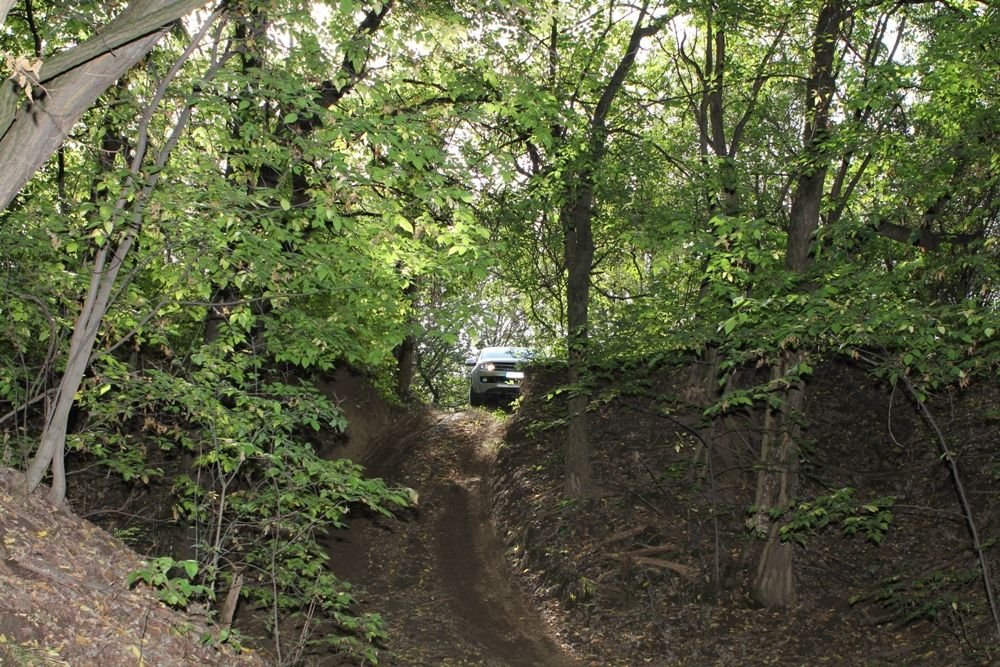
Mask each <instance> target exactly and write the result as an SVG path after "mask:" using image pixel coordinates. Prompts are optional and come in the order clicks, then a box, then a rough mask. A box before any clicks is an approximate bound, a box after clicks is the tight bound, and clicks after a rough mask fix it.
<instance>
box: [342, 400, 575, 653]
mask: <svg viewBox="0 0 1000 667" xmlns="http://www.w3.org/2000/svg"><path fill="white" fill-rule="evenodd" d="M499 438H500V423H499V422H498V421H497V420H496V419H495V418H494V417H492V416H490V415H488V414H485V413H482V412H479V411H469V412H460V413H454V414H440V415H435V416H431V417H429V419H428V421H427V422H426V423H425V424H423V425H422V426H421V427H419V428H417V429H415V430H414V431H413V432H411V433H408V434H406V435H403V436H397V437H394V438H390V439H387V440H386V441H384V442H382V443H381V444H380V445H379V446H378V447H376V448H374V449H373V450H372V451H370V452H369V453H368V454H367V456H365V458H364V462H365V465H366V468H367V470H368V474H369V475H371V476H377V477H383V478H385V479H387V480H388V481H390V482H392V483H394V484H400V485H406V486H410V487H412V488H414V489H416V490H417V491H418V493H419V494H420V510H419V512H417V513H416V514H415V515H414V516H412V517H411V518H410V519H409V520H406V521H398V520H391V519H383V518H373V517H363V518H356V519H354V520H353V522H352V523H351V526H350V527H351V529H350V530H348V531H342V532H341V533H340V534H338V535H335V536H333V537H331V538H330V539H329V540H328V543H327V546H328V548H329V550H330V555H331V561H332V564H333V568H334V570H335V571H336V572H337V574H338V576H340V577H341V578H344V579H347V580H348V581H351V582H353V583H354V584H355V586H356V587H357V589H358V591H357V597H358V598H359V599H360V600H361V602H362V604H363V605H364V607H365V608H366V610H370V611H377V612H378V613H380V614H382V616H383V617H384V618H385V620H386V623H387V626H388V630H389V633H390V637H391V639H390V644H389V645H388V646H386V647H385V651H384V655H383V656H382V657H381V660H380V664H388V665H407V666H418V665H492V666H496V667H500V666H504V665H509V666H511V667H517V666H522V665H523V666H528V665H531V666H536V665H546V666H549V665H551V666H553V667H559V666H561V665H566V666H569V665H576V664H579V663H578V662H577V661H576V660H575V659H574V658H573V656H571V655H570V654H569V652H568V651H567V650H566V649H565V648H563V647H560V646H558V645H557V644H556V643H555V641H554V640H553V639H552V636H553V633H552V631H551V628H550V626H549V623H548V622H547V620H546V619H545V618H544V617H543V616H542V614H541V613H540V612H539V611H538V610H537V609H536V608H535V607H534V606H533V605H532V604H531V603H530V602H529V601H528V600H527V599H526V597H525V595H524V594H523V593H522V592H521V591H520V590H518V589H517V588H516V587H515V586H514V585H513V584H512V582H511V575H510V570H509V568H508V566H507V565H506V563H505V562H504V559H503V554H502V545H501V544H500V543H499V541H498V540H497V539H496V537H495V534H494V532H493V529H492V528H491V526H490V523H489V512H488V502H487V498H486V494H487V491H486V475H487V473H488V471H489V466H490V462H491V460H492V455H493V451H494V449H495V447H496V445H497V443H498V442H499ZM340 660H341V659H340V658H333V657H331V658H329V660H328V661H327V662H326V663H324V664H327V665H338V664H344V663H342V662H340Z"/></svg>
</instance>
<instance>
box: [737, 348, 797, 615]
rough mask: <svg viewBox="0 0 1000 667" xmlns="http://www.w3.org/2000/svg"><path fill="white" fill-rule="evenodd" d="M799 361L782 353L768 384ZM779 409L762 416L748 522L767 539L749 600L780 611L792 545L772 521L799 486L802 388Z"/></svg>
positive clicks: (786, 394)
mask: <svg viewBox="0 0 1000 667" xmlns="http://www.w3.org/2000/svg"><path fill="white" fill-rule="evenodd" d="M800 361H801V355H800V354H799V353H797V352H786V353H783V354H782V355H781V358H780V360H779V361H778V363H776V364H775V365H774V366H772V367H771V382H772V383H774V384H780V383H782V382H784V381H785V380H784V378H785V375H786V373H787V372H788V371H789V370H791V369H794V368H795V366H797V365H798V363H799V362H800ZM782 394H783V396H782V403H781V404H780V405H778V406H777V407H775V406H768V407H767V409H766V412H765V414H764V429H763V430H764V433H763V437H762V439H761V452H760V463H759V466H758V473H757V492H756V494H755V496H754V508H755V513H754V515H753V517H752V518H751V519H750V528H751V530H752V532H753V533H755V534H756V535H758V536H760V537H763V538H765V539H766V542H765V543H764V550H763V552H762V553H761V555H760V559H759V560H758V561H757V574H756V576H755V577H754V582H753V597H754V599H755V600H756V601H757V603H758V604H760V605H762V606H764V607H778V606H782V605H785V604H788V603H791V602H792V601H794V599H795V582H794V580H793V578H792V575H793V572H792V545H791V544H788V543H787V542H782V541H781V535H780V533H779V527H780V525H779V523H778V522H777V521H775V520H773V519H772V518H771V514H770V512H771V511H772V510H784V509H786V508H787V507H788V506H789V504H790V503H791V501H792V498H793V497H794V495H795V490H796V486H797V484H798V469H799V458H798V446H797V444H796V443H797V442H798V437H799V430H800V428H799V420H798V418H799V415H800V413H801V408H802V397H803V395H804V391H803V386H802V383H801V382H794V383H793V384H792V385H791V386H790V387H788V388H787V389H785V390H784V391H783V392H782Z"/></svg>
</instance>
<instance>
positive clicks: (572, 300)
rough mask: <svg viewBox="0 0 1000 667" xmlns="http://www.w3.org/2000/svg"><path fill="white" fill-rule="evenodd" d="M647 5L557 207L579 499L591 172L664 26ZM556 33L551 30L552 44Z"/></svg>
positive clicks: (571, 486)
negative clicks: (630, 80)
mask: <svg viewBox="0 0 1000 667" xmlns="http://www.w3.org/2000/svg"><path fill="white" fill-rule="evenodd" d="M646 9H647V4H646V3H644V4H643V6H642V9H641V10H640V12H639V17H638V18H637V19H636V22H635V25H634V26H633V27H632V34H631V36H630V37H629V42H628V46H627V47H626V49H625V53H624V54H623V55H622V57H621V60H619V62H618V65H617V66H616V67H615V71H614V72H613V73H612V74H611V78H610V79H608V83H607V85H605V86H604V90H603V91H602V93H601V97H600V99H599V100H598V102H597V105H596V106H595V107H594V115H593V117H592V118H591V121H590V128H589V136H588V137H587V148H588V150H587V151H586V154H585V155H582V156H580V160H579V162H577V164H578V165H579V166H578V168H577V169H575V170H569V171H568V173H567V175H566V181H565V183H566V188H565V191H566V196H567V198H566V201H565V202H564V204H563V206H562V209H561V211H560V219H561V221H562V229H563V259H564V262H565V265H566V272H567V278H566V280H567V282H566V324H567V329H568V331H567V336H566V342H567V347H568V362H569V382H570V384H572V385H573V389H572V392H573V393H572V395H571V397H570V399H569V408H568V412H569V414H568V417H569V426H568V428H567V431H566V447H565V454H566V470H565V488H566V494H567V495H568V496H569V497H571V498H582V497H584V496H586V495H587V494H588V493H590V491H591V487H592V470H591V464H590V450H591V445H590V435H589V433H588V428H587V405H588V403H589V402H590V397H589V394H588V391H587V387H586V386H585V385H586V382H587V381H588V375H589V373H588V370H587V367H588V364H589V359H590V355H589V353H588V349H587V348H588V342H587V339H588V326H589V323H588V311H589V308H590V274H591V271H592V269H593V266H594V235H593V229H592V224H591V223H592V221H593V217H594V173H595V171H596V170H597V167H598V165H600V163H601V160H602V159H603V157H604V153H605V151H606V147H607V138H608V129H607V121H608V113H609V112H610V111H611V105H612V104H613V103H614V101H615V98H616V97H617V96H618V93H619V92H621V89H622V86H623V85H624V84H625V78H626V77H627V76H628V73H629V71H630V70H631V69H632V66H633V65H634V64H635V57H636V54H638V53H639V47H640V46H641V44H642V40H643V38H644V37H648V36H650V35H653V34H655V33H656V32H657V31H659V30H660V29H661V28H662V27H663V24H664V20H662V19H661V20H657V21H655V22H653V23H651V24H649V25H646V24H645V23H644V22H645V20H646ZM555 38H556V35H555V33H554V28H553V44H555Z"/></svg>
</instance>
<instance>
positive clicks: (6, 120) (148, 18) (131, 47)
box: [0, 0, 207, 210]
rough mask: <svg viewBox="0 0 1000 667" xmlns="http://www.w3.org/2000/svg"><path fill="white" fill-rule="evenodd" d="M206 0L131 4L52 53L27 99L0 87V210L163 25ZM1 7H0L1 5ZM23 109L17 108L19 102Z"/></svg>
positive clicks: (7, 84) (11, 86)
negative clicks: (0, 163) (0, 160)
mask: <svg viewBox="0 0 1000 667" xmlns="http://www.w3.org/2000/svg"><path fill="white" fill-rule="evenodd" d="M205 4H207V0H170V1H168V0H134V1H133V2H131V3H130V4H129V6H128V7H127V8H126V9H125V10H124V11H123V12H122V13H121V14H119V15H118V16H117V17H115V19H114V20H112V21H111V23H109V24H108V25H107V26H106V27H105V28H104V29H103V30H102V31H101V32H100V34H98V35H96V36H95V37H92V38H91V39H89V40H87V41H85V42H84V43H82V44H80V45H79V46H75V47H73V48H71V49H68V50H66V51H63V52H61V53H58V54H56V55H55V56H53V57H52V58H50V59H49V60H48V61H46V62H45V63H44V64H43V65H42V68H41V73H40V75H39V77H38V81H37V82H36V83H34V87H35V88H37V89H38V91H39V92H40V93H43V94H42V96H41V97H40V98H38V99H35V100H28V99H27V98H26V97H25V96H24V95H23V91H22V90H21V88H20V86H18V85H17V84H16V83H15V82H14V80H13V79H7V80H6V81H4V82H3V84H0V155H3V156H4V159H5V168H4V169H3V170H0V210H3V209H4V208H6V207H7V205H8V204H9V203H10V202H11V200H12V199H13V198H14V197H15V196H16V195H17V193H18V192H19V191H20V190H21V188H22V187H24V185H25V184H26V183H27V182H28V180H30V179H31V176H32V175H33V174H34V173H35V171H37V170H38V168H39V167H41V166H42V165H43V164H44V163H45V161H46V160H47V159H48V158H49V156H50V155H51V154H52V153H53V152H55V151H56V150H57V149H58V148H59V146H61V145H62V142H63V141H64V140H65V138H66V136H67V135H68V134H69V132H70V130H71V129H72V128H73V125H75V124H76V122H77V121H78V120H79V119H80V117H81V116H83V114H84V113H85V112H86V111H87V109H89V108H90V107H91V106H92V105H93V104H94V102H95V101H96V100H97V98H98V96H100V94H101V93H102V92H104V91H105V90H106V89H107V88H108V87H109V86H111V85H112V84H113V83H114V82H115V81H117V80H118V79H119V78H120V77H121V76H122V75H124V74H125V72H127V71H128V70H129V69H130V68H131V67H132V66H133V65H134V64H135V63H136V62H138V61H139V59H140V58H142V57H143V56H144V55H146V54H147V53H149V51H151V50H152V48H153V46H155V44H156V42H157V41H159V39H160V37H161V36H162V35H163V33H164V31H165V28H166V26H168V25H169V24H170V23H172V22H174V21H176V20H177V19H179V18H181V17H183V16H185V15H187V14H188V13H190V12H191V11H193V10H194V9H197V8H198V7H201V6H203V5H205ZM0 8H2V5H0ZM22 99H23V100H24V103H23V104H20V106H18V105H19V103H20V101H21V100H22Z"/></svg>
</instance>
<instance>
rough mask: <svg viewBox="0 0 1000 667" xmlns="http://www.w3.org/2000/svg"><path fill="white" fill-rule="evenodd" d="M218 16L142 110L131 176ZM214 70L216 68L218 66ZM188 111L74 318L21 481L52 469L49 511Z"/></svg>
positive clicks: (37, 479) (38, 478) (31, 485)
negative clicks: (156, 118)
mask: <svg viewBox="0 0 1000 667" xmlns="http://www.w3.org/2000/svg"><path fill="white" fill-rule="evenodd" d="M219 15H220V14H219V13H216V14H214V15H213V16H212V17H210V19H209V20H208V21H206V22H205V25H204V26H203V27H202V29H201V31H200V32H199V33H198V35H197V36H196V37H195V39H193V40H192V42H191V45H190V46H188V48H187V49H186V50H185V51H184V53H183V54H182V55H181V56H180V58H178V59H177V61H176V62H175V63H174V65H173V67H172V68H171V69H170V71H169V72H168V73H167V75H166V76H165V77H164V79H163V81H161V82H160V85H159V86H158V88H157V91H156V95H154V97H153V99H152V101H151V102H150V104H149V106H148V108H147V109H146V113H145V114H144V115H143V117H142V119H141V121H140V123H139V131H138V141H137V145H136V150H135V157H134V159H133V161H132V167H131V172H132V174H133V176H138V175H139V173H140V171H141V168H142V164H143V161H144V159H145V155H146V146H147V143H148V139H149V137H148V130H149V122H150V120H151V119H152V116H153V112H154V111H155V109H156V107H157V106H159V103H160V101H161V100H162V99H163V97H164V95H165V94H166V89H167V86H168V85H169V83H170V82H171V81H172V80H173V78H174V77H175V76H177V73H178V72H179V71H180V69H181V67H182V66H183V65H184V63H185V62H187V60H188V58H190V56H191V54H192V53H193V52H194V50H195V48H197V46H198V44H199V43H200V42H201V40H202V38H204V36H205V35H206V34H207V33H208V29H209V27H210V26H211V25H212V24H213V23H214V22H215V20H216V19H217V18H218V16H219ZM216 65H218V63H217V64H216ZM214 72H215V69H210V70H209V72H208V73H207V74H206V80H207V79H208V78H210V77H211V76H212V75H213V74H214ZM191 111H192V108H191V107H190V106H189V107H186V108H185V109H184V110H183V111H182V112H181V113H180V115H179V116H178V118H177V121H176V123H175V125H174V128H173V131H172V132H171V134H170V137H169V138H168V139H167V141H166V143H165V144H164V145H163V147H162V148H161V150H160V152H159V154H158V155H157V158H156V161H155V168H154V169H153V170H152V173H151V174H150V175H149V176H148V177H147V178H146V182H145V183H144V184H143V188H142V190H141V192H139V193H138V194H137V196H136V198H135V201H134V202H132V209H131V210H130V211H129V224H128V227H127V229H126V230H125V231H124V232H123V235H122V238H121V240H120V241H119V242H118V245H117V246H116V247H115V250H114V253H113V254H111V239H110V238H108V239H106V240H105V242H104V245H103V246H101V248H100V249H99V250H98V252H97V254H96V256H95V259H94V268H93V272H92V274H91V280H90V288H89V289H88V291H87V296H86V298H85V299H84V303H83V306H82V308H81V310H80V315H79V316H78V317H77V320H76V323H75V324H74V326H73V334H72V337H71V339H70V349H69V359H68V361H67V364H66V370H65V371H64V372H63V376H62V378H61V380H60V382H59V389H58V390H57V392H56V396H55V399H54V401H53V406H52V408H51V409H50V411H49V415H48V418H47V420H46V422H45V428H44V429H43V431H42V436H41V439H40V442H39V446H38V450H37V451H36V453H35V456H34V458H33V459H32V461H31V464H30V465H29V466H28V470H27V473H26V475H25V487H26V491H27V492H28V493H31V492H33V491H34V490H35V489H36V488H38V485H39V484H41V482H42V479H43V478H44V476H45V472H46V471H47V470H49V468H50V466H51V469H52V487H51V490H50V492H49V494H48V500H49V501H50V502H51V503H52V504H53V505H56V506H59V505H62V503H63V502H64V500H65V498H66V475H65V468H64V461H63V455H64V449H65V444H66V427H67V424H68V420H69V413H70V410H71V408H72V407H73V402H74V400H75V396H76V392H77V390H79V388H80V384H81V383H82V382H83V376H84V373H85V372H86V370H87V366H89V365H90V361H91V354H92V353H93V349H94V343H95V341H96V340H97V333H98V331H99V330H100V327H101V321H102V320H103V319H104V315H105V313H107V310H108V306H109V304H110V302H111V296H112V294H113V293H114V289H115V281H116V279H117V277H118V272H119V271H120V270H121V268H122V266H123V265H124V262H125V258H126V257H127V256H128V253H129V250H131V248H132V245H133V243H134V242H135V239H136V237H137V236H138V234H139V230H140V228H141V225H142V214H143V209H144V207H143V205H144V203H145V202H146V201H148V198H149V195H150V194H151V193H152V191H153V188H154V187H155V186H156V183H157V181H158V180H159V176H160V173H161V169H162V167H163V166H164V165H165V164H166V162H167V158H168V157H169V156H170V153H171V151H172V150H173V148H174V146H176V144H177V141H178V140H179V139H180V136H181V133H182V132H183V130H184V128H185V126H186V125H187V122H188V120H189V119H190V117H191ZM128 204H129V198H128V193H126V194H123V195H122V196H121V197H120V198H119V199H118V201H117V202H116V203H115V211H116V213H118V214H123V212H124V211H125V209H126V206H128ZM109 255H110V261H109Z"/></svg>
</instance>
